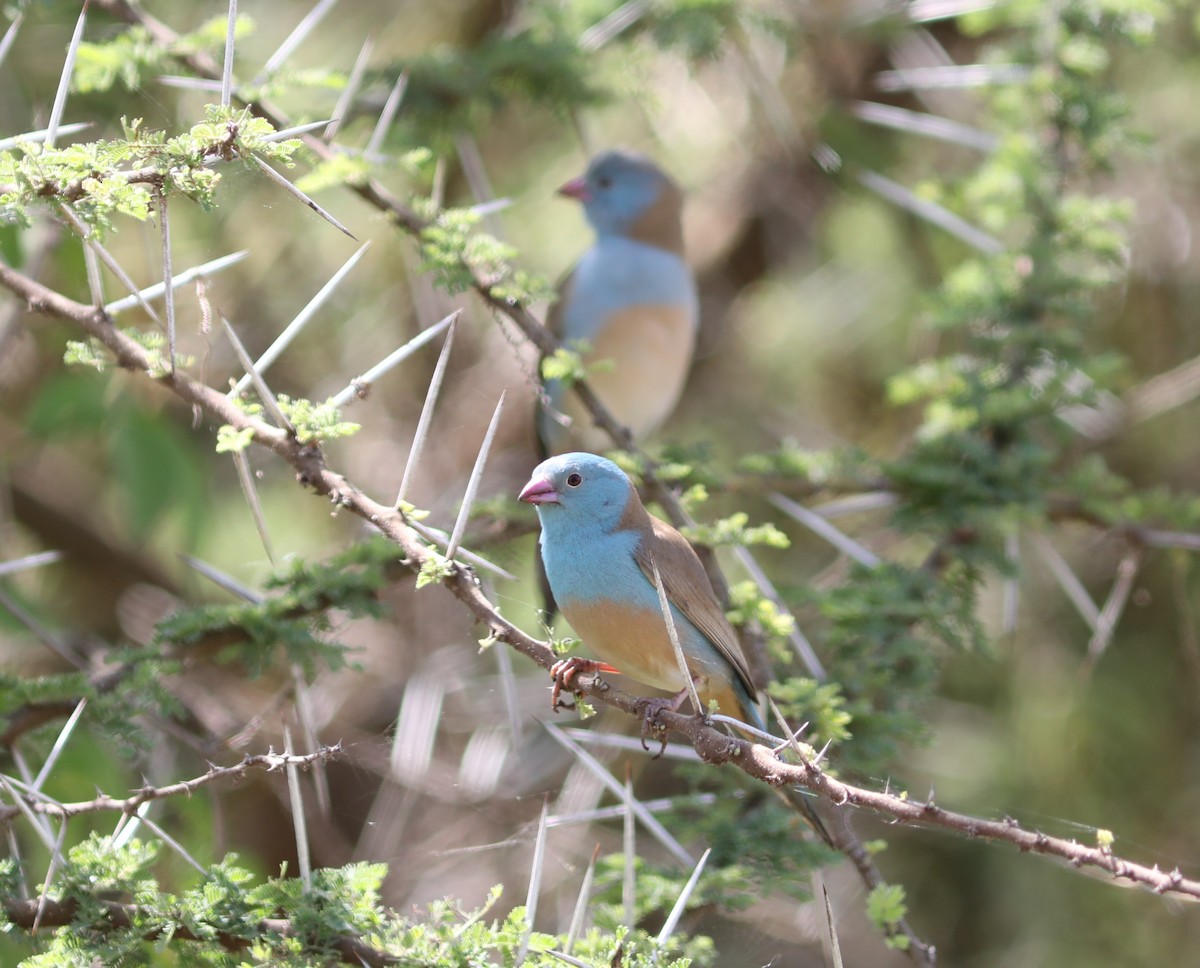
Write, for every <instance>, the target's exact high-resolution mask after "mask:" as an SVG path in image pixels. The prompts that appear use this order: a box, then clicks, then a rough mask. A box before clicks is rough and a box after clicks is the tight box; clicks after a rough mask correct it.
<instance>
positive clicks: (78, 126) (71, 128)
mask: <svg viewBox="0 0 1200 968" xmlns="http://www.w3.org/2000/svg"><path fill="white" fill-rule="evenodd" d="M14 23H15V21H14ZM0 56H2V55H0ZM91 126H92V122H91V121H76V122H74V123H73V124H60V125H59V126H58V134H59V135H60V136H61V135H65V134H75V133H76V132H77V131H85V130H87V129H88V128H90V127H91ZM49 133H50V129H49V128H42V129H41V130H40V131H27V132H25V134H15V135H13V136H12V137H10V138H2V139H0V151H10V150H11V149H13V148H15V147H16V146H17V145H19V144H33V145H36V144H41V143H42V142H44V141H45V140H46V136H47V135H48V134H49Z"/></svg>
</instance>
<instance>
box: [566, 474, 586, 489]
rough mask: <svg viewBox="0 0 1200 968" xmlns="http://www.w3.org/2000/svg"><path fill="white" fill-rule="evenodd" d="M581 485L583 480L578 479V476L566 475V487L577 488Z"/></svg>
mask: <svg viewBox="0 0 1200 968" xmlns="http://www.w3.org/2000/svg"><path fill="white" fill-rule="evenodd" d="M582 483H583V478H582V477H580V476H579V475H578V474H568V475H567V487H578V486H579V485H580V484H582Z"/></svg>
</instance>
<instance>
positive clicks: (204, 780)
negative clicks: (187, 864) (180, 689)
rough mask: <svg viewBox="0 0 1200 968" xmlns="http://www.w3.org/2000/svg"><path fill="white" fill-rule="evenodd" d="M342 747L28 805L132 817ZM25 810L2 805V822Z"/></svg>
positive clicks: (331, 754)
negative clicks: (157, 803)
mask: <svg viewBox="0 0 1200 968" xmlns="http://www.w3.org/2000/svg"><path fill="white" fill-rule="evenodd" d="M341 751H342V750H341V746H340V745H339V746H322V747H320V748H319V749H317V750H316V752H313V753H304V754H285V753H276V752H274V751H273V750H272V751H271V752H268V753H258V754H256V755H254V756H246V757H243V759H242V761H241V762H240V763H235V764H234V765H233V766H216V765H214V764H210V765H209V768H208V772H207V773H205V774H203V775H201V776H198V777H195V778H193V779H191V780H180V781H179V782H178V783H168V784H166V785H165V786H160V787H155V786H144V787H142V788H141V789H140V790H137V791H135V792H134V793H132V794H130V795H129V796H127V797H124V798H121V797H112V796H109V795H108V794H107V793H101V794H99V795H98V796H97V797H96V798H95V799H92V800H78V801H76V802H74V803H59V802H57V801H55V800H51V799H49V798H46V797H33V796H31V797H28V798H27V799H26V805H27V806H28V807H29V809H30V810H31V811H33V812H34V813H41V814H45V815H46V816H48V817H58V818H60V819H63V820H67V819H69V818H71V817H78V816H79V815H80V814H84V813H99V812H102V811H104V812H116V813H123V814H126V815H128V816H133V815H134V814H135V813H137V811H138V808H139V807H140V806H141V805H142V804H143V803H148V802H150V801H151V800H165V799H166V798H167V797H175V796H179V795H180V794H186V795H188V796H191V795H192V794H193V793H195V792H196V791H197V790H199V789H200V788H201V787H205V786H208V785H209V784H211V783H217V782H219V781H221V780H235V781H236V780H241V779H243V778H244V777H245V776H246V775H247V774H249V773H250V772H251V771H252V770H260V769H261V770H265V771H266V772H267V773H274V772H275V771H277V770H282V769H283V768H284V767H287V766H296V767H301V768H304V769H307V768H308V767H310V766H314V765H316V764H318V763H325V762H327V761H329V760H332V759H334V758H335V757H337V756H338V755H339V754H340V753H341ZM21 813H22V810H21V808H20V807H17V806H8V805H5V804H0V823H8V822H9V821H10V820H13V819H14V818H16V817H18V816H20V815H21Z"/></svg>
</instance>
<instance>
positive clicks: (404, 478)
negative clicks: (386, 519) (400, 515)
mask: <svg viewBox="0 0 1200 968" xmlns="http://www.w3.org/2000/svg"><path fill="white" fill-rule="evenodd" d="M456 322H457V320H455V321H454V322H451V324H450V328H449V329H448V330H447V331H446V342H444V343H443V344H442V352H441V353H440V354H439V355H438V361H437V365H435V366H434V368H433V376H432V377H431V378H430V380H429V389H428V390H427V391H426V393H425V403H424V404H423V405H422V406H421V416H420V417H419V418H417V429H416V432H415V433H414V434H413V442H412V447H410V448H409V451H408V460H407V461H406V462H405V464H404V473H403V474H402V475H401V477H400V490H399V491H398V492H397V493H396V505H395V506H396V507H399V506H400V505H401V503H402V502H403V501H404V496H405V495H406V494H407V493H408V484H409V481H410V480H412V475H413V473H414V472H415V471H416V469H417V462H418V461H419V460H420V459H421V449H422V448H423V447H424V446H425V438H426V437H427V436H428V435H429V424H430V422H431V421H432V420H433V408H434V405H435V404H436V403H437V398H438V394H439V393H440V392H441V390H442V379H443V378H444V377H445V375H446V364H447V363H448V362H449V360H450V347H451V346H453V345H454V329H455V323H456Z"/></svg>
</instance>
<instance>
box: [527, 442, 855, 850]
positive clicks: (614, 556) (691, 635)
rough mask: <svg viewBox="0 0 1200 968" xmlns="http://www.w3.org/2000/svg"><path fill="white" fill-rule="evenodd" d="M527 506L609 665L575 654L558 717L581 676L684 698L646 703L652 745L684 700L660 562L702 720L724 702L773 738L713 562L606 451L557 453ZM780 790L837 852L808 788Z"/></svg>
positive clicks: (559, 594)
mask: <svg viewBox="0 0 1200 968" xmlns="http://www.w3.org/2000/svg"><path fill="white" fill-rule="evenodd" d="M520 500H522V501H525V502H527V503H529V504H533V505H535V506H536V507H537V513H538V519H539V520H540V521H541V523H542V536H541V541H540V543H541V551H542V560H543V562H544V563H545V566H546V571H545V573H546V576H547V577H548V578H549V580H550V587H551V588H552V589H553V591H554V595H555V597H556V598H557V599H558V603H559V607H560V608H561V609H562V613H563V615H565V616H566V617H567V620H568V621H569V622H570V623H571V625H572V627H574V629H575V631H576V632H577V633H578V634H579V637H580V638H581V639H583V641H584V644H585V645H587V646H588V647H589V648H590V649H591V650H592V651H593V652H595V653H596V655H598V656H599V657H600V659H601V660H602V661H600V662H596V661H594V660H588V659H581V658H578V657H575V658H571V659H567V660H565V661H563V662H560V663H558V664H557V665H556V666H555V668H554V670H553V671H552V674H553V675H554V677H555V686H554V692H553V694H552V696H551V705H552V706H553V707H554V708H555V709H557V700H558V693H559V690H560V689H562V688H564V687H566V688H570V684H571V678H572V677H573V676H574V675H575V674H577V673H581V672H620V673H621V674H623V675H628V676H630V677H631V678H633V679H636V680H638V681H639V682H642V683H645V684H646V685H648V686H653V687H655V688H657V689H666V690H669V691H673V692H675V695H674V696H673V697H671V698H670V699H647V700H643V702H644V705H643V707H642V743H643V745H645V741H646V736H647V734H648V733H649V731H650V730H651V728H652V727H653V723H654V717H655V716H657V715H658V713H659V711H660V710H663V709H670V710H672V711H675V710H677V709H678V708H679V707H680V706H681V705H682V704H683V700H684V699H685V698H686V697H687V695H688V693H687V685H686V681H685V679H684V675H683V672H682V670H681V669H680V668H679V660H678V659H677V658H676V655H675V648H674V646H673V645H672V644H671V639H670V633H669V632H668V631H667V622H666V619H665V617H664V616H663V612H662V605H661V603H660V601H659V597H658V589H657V587H656V586H655V582H654V572H655V567H656V566H657V569H658V576H659V580H660V581H661V583H662V587H663V589H664V590H665V592H666V597H667V601H668V602H669V603H670V607H671V617H672V623H673V624H674V626H675V631H676V634H677V636H678V638H679V645H680V648H681V650H682V652H683V656H684V662H685V664H686V665H687V670H688V674H689V675H690V676H691V678H692V681H693V682H694V683H695V685H696V692H697V694H698V696H699V699H700V702H701V703H702V704H703V705H704V706H705V707H706V708H705V709H704V710H698V712H707V711H708V710H707V706H708V704H709V703H710V702H712V701H714V700H715V701H716V704H717V708H718V709H719V710H720V711H721V712H723V713H725V714H726V715H731V716H734V717H736V718H738V719H740V720H742V721H743V722H746V723H749V724H750V725H751V726H755V727H757V728H758V729H760V730H763V731H764V732H765V731H766V725H765V723H764V721H763V717H762V714H761V713H760V712H759V709H758V706H757V698H758V690H757V688H756V687H755V685H754V681H753V679H752V678H751V675H750V667H749V665H748V663H747V662H746V657H745V655H744V654H743V653H742V649H741V645H740V643H739V642H738V638H737V634H736V633H735V632H734V630H733V627H732V626H731V625H730V624H729V621H728V620H727V619H726V618H725V613H724V612H723V611H721V606H720V603H719V602H718V601H717V596H716V593H715V592H714V591H713V588H712V584H711V583H710V582H709V580H708V575H707V574H706V573H705V571H704V566H703V565H702V564H700V559H699V558H697V557H696V552H695V551H693V550H692V546H691V545H690V544H688V542H687V539H686V538H685V537H684V536H683V535H681V534H680V533H679V532H678V531H676V530H675V529H674V528H673V527H671V526H670V525H669V524H667V523H666V522H665V521H660V520H659V519H658V518H656V517H654V516H653V515H652V514H650V512H648V511H647V510H646V508H645V507H644V506H643V505H642V499H641V498H640V497H638V492H637V489H636V488H634V486H633V483H632V482H631V481H630V480H629V478H628V477H627V476H626V475H625V473H624V471H622V470H621V469H620V468H619V467H617V465H616V464H614V463H613V462H612V461H610V460H608V459H607V458H604V457H598V456H596V455H595V454H578V453H574V454H562V455H560V456H558V457H551V458H550V459H549V460H545V461H543V462H542V463H541V464H539V465H538V466H537V467H535V468H534V470H533V474H532V476H531V477H530V478H529V483H527V484H526V485H525V487H524V488H522V489H521V494H520ZM610 662H611V663H614V665H609V664H608V663H610ZM663 748H664V749H665V748H666V739H665V738H664V739H663ZM775 793H776V794H777V795H778V796H779V797H780V798H781V799H782V800H783V801H784V802H786V803H787V804H788V805H789V806H791V807H792V808H793V809H795V810H796V811H798V812H799V813H800V815H801V816H802V817H803V818H804V819H805V821H806V822H807V823H808V824H809V825H811V826H812V828H813V830H814V831H816V833H817V834H818V835H819V836H820V837H821V839H822V840H824V841H825V843H826V844H828V845H829V846H830V847H833V848H835V849H837V844H836V843H835V841H834V839H833V837H832V836H831V835H830V832H829V828H828V827H826V825H825V823H824V821H823V820H822V819H821V816H820V814H819V813H818V812H817V810H816V806H815V805H814V804H813V803H812V802H810V798H809V796H808V795H807V794H806V792H805V791H804V790H802V789H800V788H792V787H783V788H778V789H776V790H775Z"/></svg>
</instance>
